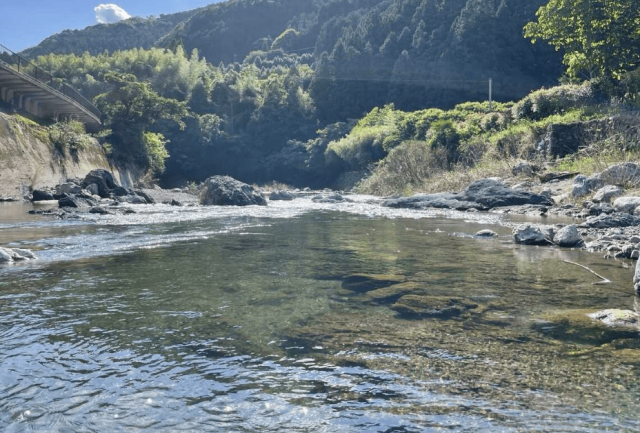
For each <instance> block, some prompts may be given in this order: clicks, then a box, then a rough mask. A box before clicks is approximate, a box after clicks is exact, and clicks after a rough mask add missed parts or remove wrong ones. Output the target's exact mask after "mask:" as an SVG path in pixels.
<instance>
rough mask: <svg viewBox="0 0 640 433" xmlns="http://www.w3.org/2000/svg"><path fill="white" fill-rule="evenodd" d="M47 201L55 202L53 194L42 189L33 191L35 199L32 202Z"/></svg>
mask: <svg viewBox="0 0 640 433" xmlns="http://www.w3.org/2000/svg"><path fill="white" fill-rule="evenodd" d="M46 200H55V198H54V197H53V194H51V193H50V192H48V191H43V190H40V189H36V190H34V191H33V198H32V199H31V201H46Z"/></svg>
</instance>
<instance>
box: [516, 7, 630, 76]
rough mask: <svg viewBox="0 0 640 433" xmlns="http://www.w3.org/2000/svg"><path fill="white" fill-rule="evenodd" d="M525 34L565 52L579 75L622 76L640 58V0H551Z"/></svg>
mask: <svg viewBox="0 0 640 433" xmlns="http://www.w3.org/2000/svg"><path fill="white" fill-rule="evenodd" d="M536 16H537V18H538V20H537V22H530V23H528V24H527V25H526V26H525V27H524V30H525V37H527V38H531V40H532V42H534V43H535V42H536V40H537V39H543V40H547V41H549V43H550V44H551V45H553V46H554V47H555V48H556V49H557V50H562V51H563V52H564V58H563V63H564V64H565V66H566V67H567V73H568V74H569V76H571V77H573V78H578V77H581V76H582V77H586V78H588V79H593V78H595V77H605V78H613V79H616V80H617V79H619V78H620V76H621V75H622V74H623V73H624V72H625V71H628V70H629V69H630V68H632V67H635V66H636V65H637V64H638V62H639V61H640V49H639V48H638V47H639V46H640V32H639V31H638V23H639V22H640V9H639V8H638V5H637V2H636V0H613V1H611V0H550V1H549V3H548V4H546V5H545V6H543V7H541V8H540V9H538V11H537V12H536Z"/></svg>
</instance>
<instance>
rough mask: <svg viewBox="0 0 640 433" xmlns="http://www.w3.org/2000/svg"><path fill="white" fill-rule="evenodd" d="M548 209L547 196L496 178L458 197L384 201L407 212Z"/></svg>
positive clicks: (445, 195)
mask: <svg viewBox="0 0 640 433" xmlns="http://www.w3.org/2000/svg"><path fill="white" fill-rule="evenodd" d="M527 204H531V205H536V204H537V205H546V206H551V205H552V204H553V200H552V199H551V198H550V197H546V196H543V195H538V194H534V193H531V192H527V191H518V190H514V189H511V188H509V187H508V186H506V185H505V184H504V183H502V182H501V181H499V180H497V179H480V180H477V181H475V182H473V183H471V184H469V185H468V186H467V187H466V188H465V189H464V191H462V192H461V193H459V194H456V193H450V192H443V193H438V194H417V195H414V196H413V197H402V198H393V199H389V200H385V201H384V202H383V204H382V205H383V206H386V207H397V208H407V209H425V208H429V207H431V208H444V209H456V210H469V209H476V210H489V209H492V208H495V207H506V206H520V205H527Z"/></svg>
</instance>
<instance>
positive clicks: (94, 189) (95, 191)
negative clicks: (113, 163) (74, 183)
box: [86, 183, 100, 196]
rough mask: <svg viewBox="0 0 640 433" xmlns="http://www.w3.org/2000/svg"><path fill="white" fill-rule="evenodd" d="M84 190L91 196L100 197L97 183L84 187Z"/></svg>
mask: <svg viewBox="0 0 640 433" xmlns="http://www.w3.org/2000/svg"><path fill="white" fill-rule="evenodd" d="M86 190H87V191H89V192H90V193H91V194H92V195H98V196H99V195H100V188H98V184H97V183H90V184H89V185H87V186H86Z"/></svg>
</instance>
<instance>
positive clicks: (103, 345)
mask: <svg viewBox="0 0 640 433" xmlns="http://www.w3.org/2000/svg"><path fill="white" fill-rule="evenodd" d="M353 199H354V202H353V203H343V204H319V203H313V202H312V201H311V200H310V199H308V198H302V199H296V200H294V201H292V202H272V203H270V205H269V206H268V207H248V208H233V207H209V208H201V207H171V206H167V205H150V206H133V208H134V209H136V210H137V213H136V214H131V215H120V216H118V217H115V216H93V215H92V216H91V218H92V220H91V221H87V220H77V221H74V220H51V219H47V218H45V217H40V216H31V215H28V214H26V211H27V210H28V209H29V207H30V205H21V204H1V203H0V245H5V246H9V247H18V246H19V247H23V248H31V249H33V250H34V251H35V252H36V254H37V255H38V257H39V260H37V261H33V262H29V263H21V264H16V265H10V266H3V267H0V318H1V320H0V348H1V350H0V430H2V431H3V432H27V431H37V432H61V433H62V432H107V431H110V432H120V431H123V432H125V431H126V432H129V431H132V432H135V431H141V432H178V431H188V432H220V431H229V432H283V431H287V432H289V431H292V432H294V431H295V432H438V431H460V432H520V431H522V432H531V431H538V432H569V431H576V432H601V431H629V432H637V431H640V423H639V420H640V380H638V378H639V373H640V339H639V338H638V333H637V332H631V331H626V332H624V331H617V330H613V329H604V328H601V327H599V326H596V325H595V324H593V323H591V322H590V320H589V319H588V318H586V316H585V311H587V310H591V311H593V310H598V309H604V308H623V309H633V303H634V298H633V296H632V295H633V289H632V287H631V279H632V275H633V263H632V262H628V263H625V262H622V261H614V260H605V259H603V258H602V256H601V255H597V254H592V253H588V252H585V251H581V250H570V249H557V248H553V247H531V246H521V245H515V244H514V243H513V241H512V239H511V236H510V229H509V228H507V227H506V226H505V225H504V223H505V221H507V220H506V218H508V217H506V216H502V215H497V214H484V213H476V214H473V213H469V214H463V213H457V212H448V211H447V212H435V211H434V212H428V211H406V210H398V209H385V208H382V207H380V206H379V204H378V203H377V202H376V200H375V199H373V198H371V197H364V196H353ZM485 228H489V229H492V230H494V231H496V232H497V233H498V234H499V236H498V237H497V238H492V239H479V238H475V237H474V236H473V235H474V234H475V233H476V232H477V231H478V230H480V229H485ZM565 260H567V261H570V262H574V263H580V264H583V265H585V266H588V267H589V268H591V269H593V270H594V271H596V272H597V273H599V274H601V275H604V276H606V277H607V278H609V279H610V280H611V281H612V283H611V284H607V285H600V284H598V285H596V284H593V283H595V282H597V281H598V279H597V278H596V277H595V276H594V275H593V274H591V273H589V272H588V271H586V270H585V269H583V268H581V267H579V266H575V265H573V264H571V263H567V262H565Z"/></svg>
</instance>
